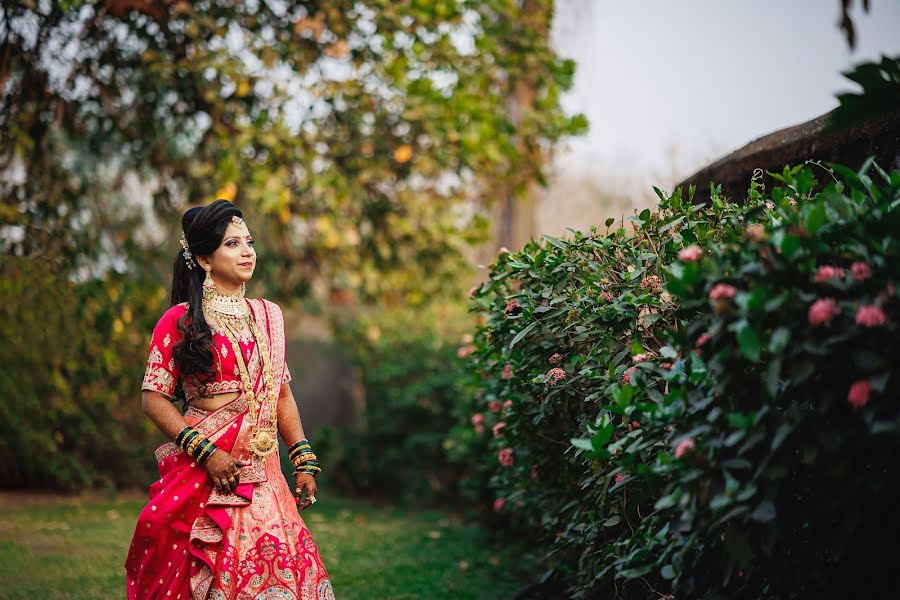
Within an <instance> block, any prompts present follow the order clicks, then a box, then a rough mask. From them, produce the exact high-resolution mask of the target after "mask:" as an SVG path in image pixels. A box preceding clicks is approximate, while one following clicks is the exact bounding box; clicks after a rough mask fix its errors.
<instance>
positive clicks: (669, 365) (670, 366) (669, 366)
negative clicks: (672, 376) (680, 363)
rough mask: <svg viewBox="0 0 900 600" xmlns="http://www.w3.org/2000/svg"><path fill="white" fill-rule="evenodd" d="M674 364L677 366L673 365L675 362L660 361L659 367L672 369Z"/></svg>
mask: <svg viewBox="0 0 900 600" xmlns="http://www.w3.org/2000/svg"><path fill="white" fill-rule="evenodd" d="M673 366H675V365H673V364H672V363H670V362H663V363H659V368H660V369H671V368H672V367H673Z"/></svg>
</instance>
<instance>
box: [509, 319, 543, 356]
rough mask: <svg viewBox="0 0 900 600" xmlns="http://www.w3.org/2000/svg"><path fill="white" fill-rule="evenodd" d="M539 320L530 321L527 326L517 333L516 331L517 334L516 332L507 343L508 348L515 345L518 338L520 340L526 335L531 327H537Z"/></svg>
mask: <svg viewBox="0 0 900 600" xmlns="http://www.w3.org/2000/svg"><path fill="white" fill-rule="evenodd" d="M539 322H540V321H532V322H531V324H530V325H529V326H528V327H526V328H524V329H523V330H522V331H520V332H519V333H517V334H516V337H514V338H513V339H512V341H511V342H510V343H509V347H510V349H512V347H513V346H515V345H516V344H517V343H518V342H519V340H521V339H522V338H523V337H525V336H526V335H528V332H529V331H531V330H532V329H534V328H535V327H537V325H538V323H539Z"/></svg>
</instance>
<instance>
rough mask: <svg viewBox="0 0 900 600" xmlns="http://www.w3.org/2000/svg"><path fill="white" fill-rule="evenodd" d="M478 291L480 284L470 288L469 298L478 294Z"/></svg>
mask: <svg viewBox="0 0 900 600" xmlns="http://www.w3.org/2000/svg"><path fill="white" fill-rule="evenodd" d="M477 293H478V286H477V285H476V286H475V287H473V288H471V289H470V290H469V298H474V297H475V294H477Z"/></svg>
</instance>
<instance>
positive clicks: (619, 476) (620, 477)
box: [616, 473, 623, 483]
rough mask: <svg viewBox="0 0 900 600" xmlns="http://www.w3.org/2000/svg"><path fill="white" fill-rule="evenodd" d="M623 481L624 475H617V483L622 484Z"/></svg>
mask: <svg viewBox="0 0 900 600" xmlns="http://www.w3.org/2000/svg"><path fill="white" fill-rule="evenodd" d="M622 479H623V477H622V474H621V473H616V483H622Z"/></svg>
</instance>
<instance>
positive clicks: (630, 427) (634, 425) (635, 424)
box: [626, 421, 641, 432]
mask: <svg viewBox="0 0 900 600" xmlns="http://www.w3.org/2000/svg"><path fill="white" fill-rule="evenodd" d="M640 427H641V424H640V423H639V422H638V421H632V422H631V423H629V424H628V427H627V428H626V429H628V431H629V432H631V431H634V430H635V429H639V428H640Z"/></svg>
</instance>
